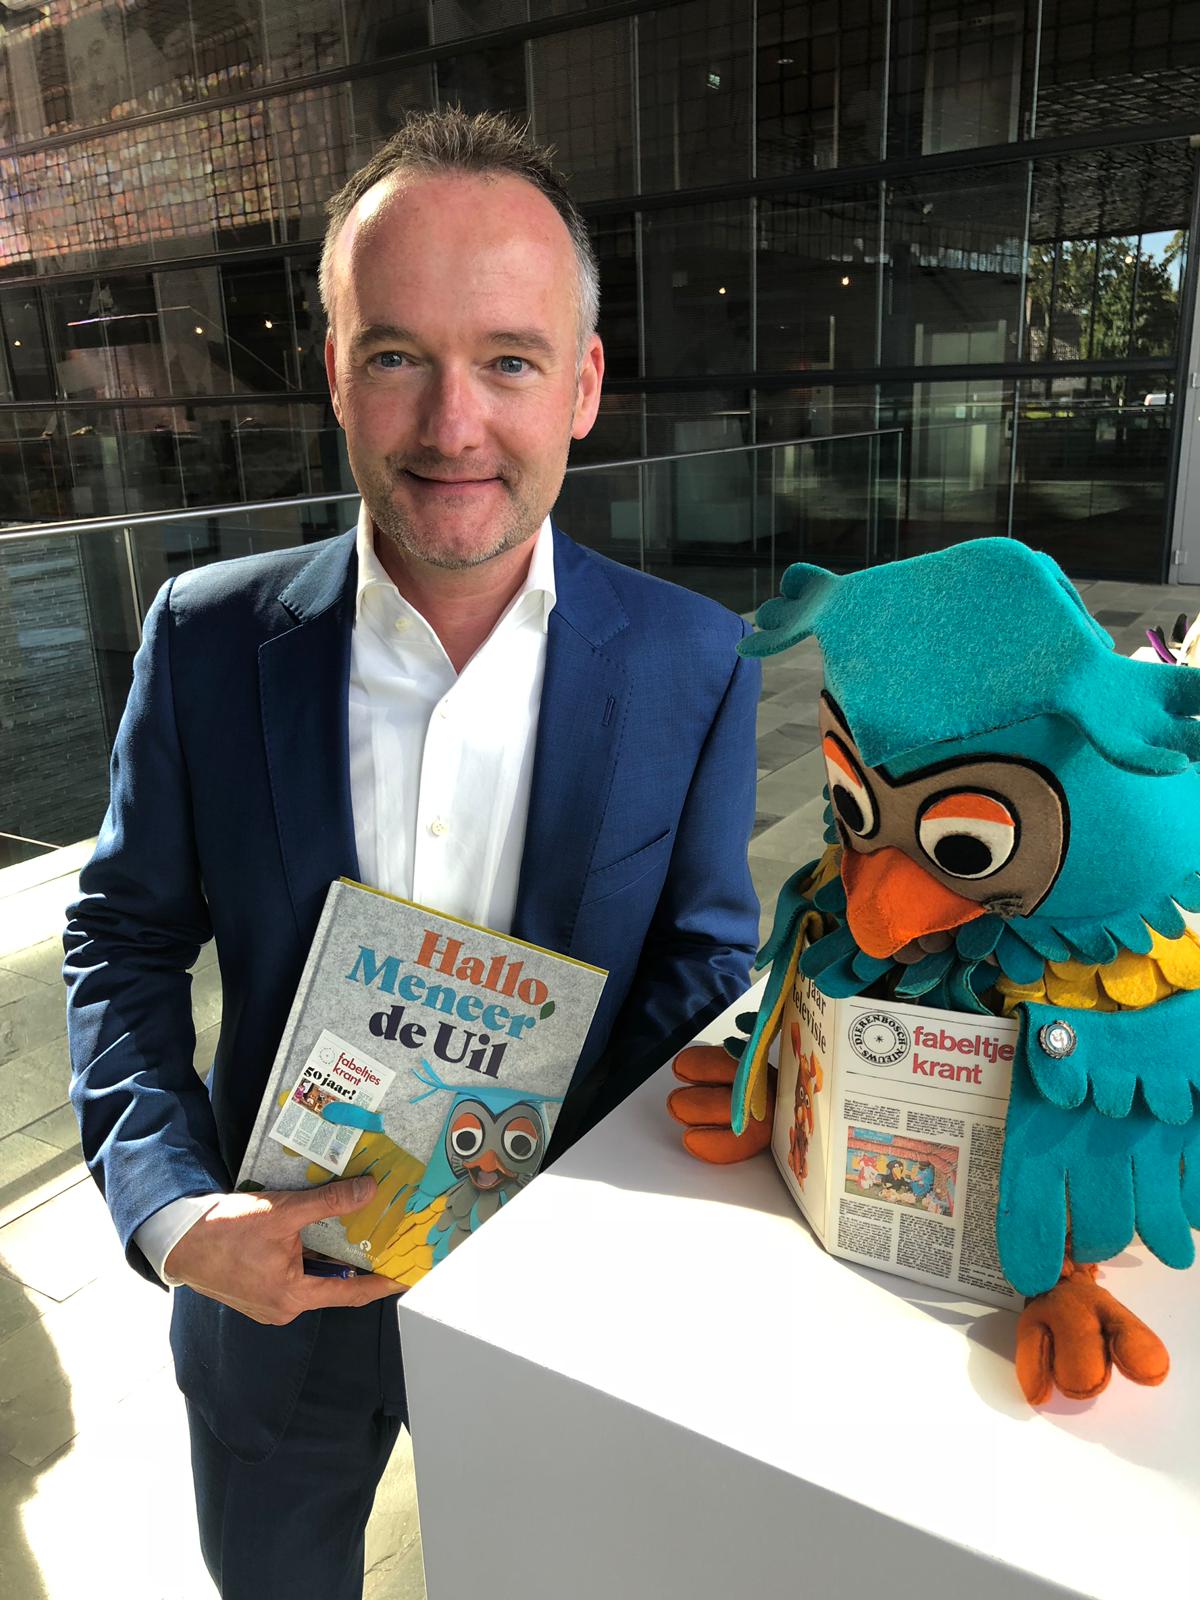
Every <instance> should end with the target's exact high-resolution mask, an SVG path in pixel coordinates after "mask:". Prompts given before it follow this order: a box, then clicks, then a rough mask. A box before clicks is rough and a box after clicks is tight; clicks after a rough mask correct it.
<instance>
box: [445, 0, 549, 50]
mask: <svg viewBox="0 0 1200 1600" xmlns="http://www.w3.org/2000/svg"><path fill="white" fill-rule="evenodd" d="M432 9H433V34H434V39H433V42H434V43H435V44H447V43H448V42H449V41H450V40H452V39H467V38H470V36H471V35H472V34H473V33H491V32H492V30H493V29H495V28H511V27H513V26H515V24H517V23H518V22H524V21H525V19H526V17H527V15H528V13H527V11H526V6H525V0H434V5H433V8H432Z"/></svg>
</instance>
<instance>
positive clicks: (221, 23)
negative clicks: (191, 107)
mask: <svg viewBox="0 0 1200 1600" xmlns="http://www.w3.org/2000/svg"><path fill="white" fill-rule="evenodd" d="M190 9H191V14H192V47H193V49H194V50H195V54H196V87H197V90H198V94H197V98H198V99H201V100H204V99H208V98H209V97H216V96H220V95H226V94H236V93H238V92H239V91H241V90H245V89H253V88H256V87H257V86H258V85H259V84H261V83H262V82H263V80H264V78H265V76H266V73H265V71H264V68H263V61H264V57H265V54H266V51H265V49H264V40H263V10H264V8H263V6H262V5H261V3H260V0H215V3H214V0H205V4H203V5H193V6H191V8H190Z"/></svg>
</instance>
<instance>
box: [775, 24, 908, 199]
mask: <svg viewBox="0 0 1200 1600" xmlns="http://www.w3.org/2000/svg"><path fill="white" fill-rule="evenodd" d="M757 37H758V63H757V72H758V130H757V137H758V176H759V177H760V178H765V177H771V176H774V175H776V174H786V173H791V172H804V171H806V170H810V169H812V168H818V169H820V168H827V167H839V166H853V165H855V164H857V163H859V162H868V161H877V160H878V159H879V156H880V148H879V143H880V133H881V123H882V107H883V85H884V81H885V79H886V76H887V62H886V47H887V6H886V3H885V0H834V3H833V4H824V5H810V6H798V5H796V4H794V0H759V6H758V36H757Z"/></svg>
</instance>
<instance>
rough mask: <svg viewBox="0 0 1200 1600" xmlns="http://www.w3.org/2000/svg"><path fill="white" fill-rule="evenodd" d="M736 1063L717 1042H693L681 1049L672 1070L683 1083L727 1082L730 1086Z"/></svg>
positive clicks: (736, 1066)
mask: <svg viewBox="0 0 1200 1600" xmlns="http://www.w3.org/2000/svg"><path fill="white" fill-rule="evenodd" d="M737 1069H738V1064H737V1062H736V1061H735V1060H734V1059H733V1057H732V1056H731V1055H730V1054H729V1051H728V1050H725V1049H723V1048H722V1047H721V1046H720V1045H719V1044H694V1045H691V1046H689V1048H688V1049H686V1050H681V1051H680V1052H679V1054H678V1055H677V1056H676V1057H675V1060H674V1062H673V1063H672V1070H673V1071H674V1073H675V1076H676V1077H677V1078H682V1080H683V1082H684V1083H727V1084H729V1085H731V1086H732V1084H733V1080H734V1078H736V1077H737Z"/></svg>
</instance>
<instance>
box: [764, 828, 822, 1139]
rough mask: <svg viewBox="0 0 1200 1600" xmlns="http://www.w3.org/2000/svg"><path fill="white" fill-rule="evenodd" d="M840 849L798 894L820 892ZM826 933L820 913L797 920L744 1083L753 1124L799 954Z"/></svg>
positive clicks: (808, 914) (765, 1086)
mask: <svg viewBox="0 0 1200 1600" xmlns="http://www.w3.org/2000/svg"><path fill="white" fill-rule="evenodd" d="M841 864H842V847H841V845H840V844H831V845H829V846H828V848H827V849H826V851H825V853H824V855H823V856H822V857H821V859H820V860H819V861H818V862H817V864H816V867H815V868H814V870H813V873H812V876H811V877H810V878H808V879H806V881H805V882H804V883H803V884H801V885H800V892H801V893H802V894H805V895H807V896H809V897H810V898H811V897H812V896H813V895H814V894H816V892H817V891H818V889H823V888H824V887H825V885H826V884H827V883H830V882H832V880H833V879H834V878H836V877H837V875H838V873H839V872H840V870H841ZM825 932H826V925H825V919H824V917H823V916H822V915H821V913H820V912H819V911H806V912H805V913H804V916H803V917H802V918H801V919H800V926H799V928H798V930H797V937H796V940H795V942H794V944H793V945H792V948H791V950H790V951H789V952H788V964H787V970H786V971H785V973H784V977H783V982H782V983H781V984H780V986H779V992H778V994H777V995H776V997H775V1004H774V1005H773V1006H772V1008H771V1014H770V1016H769V1017H768V1018H767V1020H766V1023H765V1025H764V1026H763V1029H762V1032H761V1033H760V1034H759V1037H758V1045H757V1048H756V1049H755V1051H754V1054H753V1056H752V1057H751V1060H750V1073H749V1078H748V1080H747V1084H746V1096H745V1104H746V1110H747V1113H748V1115H749V1116H750V1117H752V1118H753V1119H754V1121H755V1122H762V1121H764V1119H765V1118H766V1115H767V1052H768V1050H769V1049H770V1048H771V1043H772V1041H773V1040H774V1038H775V1035H776V1034H777V1033H778V1032H779V1024H780V1020H781V1018H782V1016H783V1008H784V1005H785V1004H786V1002H787V997H788V995H790V994H791V992H792V984H793V983H794V982H795V979H796V967H797V965H798V964H799V961H800V953H801V951H802V950H804V949H805V947H806V946H807V945H810V944H812V943H813V941H814V940H816V939H820V938H821V937H822V936H823V935H824V933H825ZM778 959H779V958H778V957H776V960H778Z"/></svg>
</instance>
